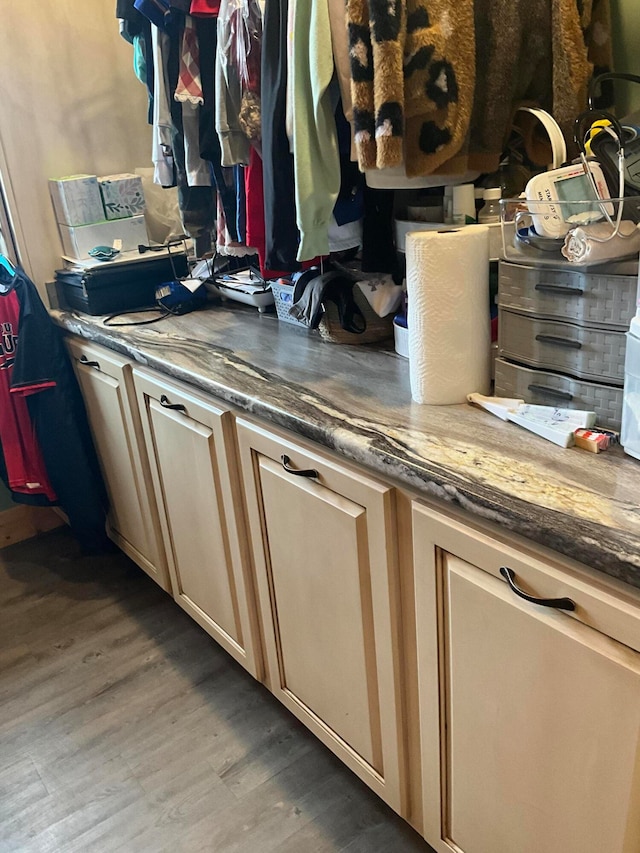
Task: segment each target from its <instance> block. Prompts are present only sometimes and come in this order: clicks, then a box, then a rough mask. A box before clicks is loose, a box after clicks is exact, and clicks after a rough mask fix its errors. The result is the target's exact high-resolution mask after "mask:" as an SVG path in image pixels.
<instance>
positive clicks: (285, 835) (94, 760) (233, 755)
mask: <svg viewBox="0 0 640 853" xmlns="http://www.w3.org/2000/svg"><path fill="white" fill-rule="evenodd" d="M14 851H16V853H18V851H19V853H89V852H90V851H96V853H111V851H123V853H147V851H149V853H164V851H167V853H181V851H185V853H186V851H188V852H189V853H197V851H212V853H268V851H279V853H333V851H349V853H378V851H380V853H382V851H385V853H429V851H431V848H430V847H428V845H427V844H425V842H424V841H423V840H422V839H421V838H420V837H419V836H418V835H417V834H416V833H414V832H413V831H412V830H411V829H410V827H408V826H407V825H406V824H405V823H404V822H403V821H402V820H400V819H399V818H398V817H397V816H396V815H394V813H393V812H392V811H391V810H390V809H388V808H387V807H386V806H385V805H384V804H383V803H382V802H381V801H380V800H379V799H378V798H377V797H376V796H375V795H374V794H372V793H371V792H370V791H369V790H368V789H367V788H366V787H365V786H364V784H362V783H361V782H360V781H359V780H358V779H357V778H356V777H355V776H354V775H353V774H352V773H351V772H350V771H348V770H347V769H346V768H344V767H343V766H342V765H341V764H340V762H339V761H338V760H337V759H336V758H335V757H334V756H333V755H332V754H331V753H330V752H329V751H328V750H327V749H325V747H324V746H322V745H321V744H320V743H319V742H318V741H317V740H316V739H315V738H314V737H313V736H312V735H311V734H309V733H308V732H307V731H306V729H304V727H303V726H302V725H301V724H300V723H298V722H297V721H296V720H295V719H294V717H292V716H291V714H290V713H289V712H288V711H286V710H285V709H284V708H283V707H282V706H281V705H280V704H279V703H278V702H277V701H276V700H275V699H274V698H273V697H272V696H271V695H270V694H269V693H268V692H267V690H266V689H265V688H263V687H262V686H261V685H259V684H258V683H257V682H255V681H254V680H253V679H252V678H251V677H250V676H249V675H248V674H247V673H245V672H244V670H243V669H242V668H241V667H240V666H239V665H238V664H236V663H235V662H234V661H233V660H232V658H231V657H230V656H229V655H228V654H227V653H226V652H224V651H223V650H222V649H221V648H220V647H219V646H217V645H216V643H215V642H214V641H213V640H211V639H210V638H209V637H208V635H207V634H205V633H204V631H203V630H202V629H201V628H199V627H198V626H197V625H196V624H195V623H194V622H193V621H192V620H191V619H190V618H189V617H188V616H187V615H186V614H185V613H183V612H182V611H181V610H180V608H179V607H178V606H177V605H176V604H175V603H174V602H173V601H172V600H171V599H170V598H169V597H168V596H167V595H166V594H165V593H163V592H162V591H161V590H160V589H159V588H158V587H157V586H156V585H155V584H154V583H153V582H152V581H151V580H150V579H149V578H148V577H147V576H146V575H145V574H144V573H143V572H142V571H141V570H139V569H138V568H137V567H136V566H134V565H133V563H131V562H130V561H129V560H128V559H127V558H126V557H125V556H124V555H122V554H120V553H116V554H114V555H113V556H108V557H104V556H103V557H81V556H80V555H79V552H78V549H77V546H76V545H75V542H74V540H73V539H72V538H71V536H70V534H69V533H68V532H67V530H66V529H62V530H56V531H54V532H52V533H47V534H46V535H44V536H41V537H40V538H38V539H33V540H30V541H28V542H23V543H21V544H19V545H13V546H11V547H8V548H4V549H3V550H1V551H0V853H14Z"/></svg>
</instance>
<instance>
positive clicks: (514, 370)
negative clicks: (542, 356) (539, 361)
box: [495, 358, 622, 429]
mask: <svg viewBox="0 0 640 853" xmlns="http://www.w3.org/2000/svg"><path fill="white" fill-rule="evenodd" d="M495 387H496V390H495V393H496V396H498V397H516V398H518V399H521V400H524V401H525V402H527V403H538V404H540V405H542V406H563V407H564V408H567V409H587V410H588V411H591V412H595V413H596V416H597V423H598V425H599V426H604V427H609V428H610V429H620V422H621V420H622V388H615V387H614V386H612V385H602V384H600V383H598V382H586V381H584V380H581V379H571V377H570V376H561V375H560V374H559V373H550V372H548V371H543V370H536V369H535V368H532V367H521V366H520V365H518V364H511V362H509V361H505V359H503V358H497V359H496V386H495Z"/></svg>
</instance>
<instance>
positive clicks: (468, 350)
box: [407, 225, 491, 406]
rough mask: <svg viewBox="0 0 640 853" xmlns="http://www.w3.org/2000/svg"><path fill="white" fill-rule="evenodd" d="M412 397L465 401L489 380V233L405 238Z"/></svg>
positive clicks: (476, 228) (483, 229)
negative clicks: (468, 395)
mask: <svg viewBox="0 0 640 853" xmlns="http://www.w3.org/2000/svg"><path fill="white" fill-rule="evenodd" d="M407 297H408V318H407V319H408V323H407V325H408V327H409V369H410V376H411V396H412V397H413V399H414V400H415V401H416V403H427V404H430V405H436V406H442V405H451V404H454V403H464V402H465V401H466V398H467V394H471V393H473V392H474V391H478V392H479V393H481V394H486V393H488V391H489V383H490V348H491V332H490V326H489V229H488V227H487V226H486V225H468V226H467V227H465V228H461V229H460V230H458V231H448V232H418V233H413V234H409V235H407Z"/></svg>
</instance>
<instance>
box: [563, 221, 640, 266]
mask: <svg viewBox="0 0 640 853" xmlns="http://www.w3.org/2000/svg"><path fill="white" fill-rule="evenodd" d="M611 234H612V227H611V225H610V224H609V223H608V222H595V223H593V224H592V225H582V226H580V227H579V228H574V229H573V230H572V231H569V233H568V234H567V236H566V237H565V238H564V246H563V247H562V249H561V251H562V254H563V255H564V257H565V258H566V259H567V260H568V261H569V262H570V263H572V264H582V265H583V266H587V265H589V264H601V263H604V262H605V261H614V260H617V259H618V258H628V257H630V256H631V255H637V254H638V252H640V229H639V228H638V226H637V225H636V224H635V223H634V222H630V221H629V220H628V219H623V220H622V222H621V223H620V230H619V233H618V234H617V235H616V236H615V237H612V238H611V239H610V240H606V242H604V243H602V242H598V241H599V240H603V239H605V238H607V237H609V236H610V235H611ZM594 237H595V238H597V239H594Z"/></svg>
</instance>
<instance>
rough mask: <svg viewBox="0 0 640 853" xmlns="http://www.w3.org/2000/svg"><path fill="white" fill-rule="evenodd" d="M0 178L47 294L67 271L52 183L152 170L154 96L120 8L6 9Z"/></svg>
mask: <svg viewBox="0 0 640 853" xmlns="http://www.w3.org/2000/svg"><path fill="white" fill-rule="evenodd" d="M0 80H1V81H2V97H1V98H0V175H2V177H3V180H4V186H5V191H6V194H7V202H8V205H9V209H10V211H11V215H12V220H13V222H12V224H13V226H14V229H15V231H16V236H17V240H18V244H19V247H20V251H21V258H22V262H23V264H24V266H25V268H26V269H27V272H29V274H30V275H31V277H32V278H33V279H34V281H35V282H36V284H37V285H38V287H39V288H40V289H41V291H42V292H43V285H44V282H45V281H47V280H50V279H51V277H52V273H53V271H54V269H56V267H57V266H59V264H60V252H61V248H60V239H59V236H58V231H57V228H56V224H55V220H54V217H53V214H52V209H51V201H50V199H49V191H48V186H47V179H48V178H49V177H55V176H61V175H68V174H73V173H74V172H88V173H90V174H98V175H103V174H113V173H114V172H125V171H131V170H132V169H134V168H135V167H136V166H149V165H150V160H151V131H150V128H149V126H148V125H147V123H146V116H147V96H146V90H145V88H144V87H143V86H142V84H141V83H139V82H138V80H137V79H136V78H135V76H134V74H133V69H132V48H131V45H129V44H127V42H125V41H124V39H123V38H122V37H121V36H120V35H119V31H118V22H117V20H116V18H115V0H90V2H87V0H55V2H43V0H21V2H20V3H4V4H3V9H2V26H1V27H0Z"/></svg>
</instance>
